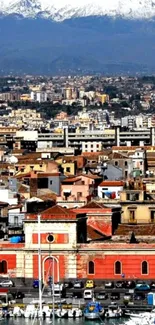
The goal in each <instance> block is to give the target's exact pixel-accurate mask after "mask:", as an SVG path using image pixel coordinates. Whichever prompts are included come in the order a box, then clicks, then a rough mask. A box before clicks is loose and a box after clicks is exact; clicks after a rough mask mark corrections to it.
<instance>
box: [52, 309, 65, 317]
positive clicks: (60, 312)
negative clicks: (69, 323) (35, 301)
mask: <svg viewBox="0 0 155 325" xmlns="http://www.w3.org/2000/svg"><path fill="white" fill-rule="evenodd" d="M55 316H56V317H58V318H67V317H68V311H67V309H64V308H58V309H57V310H56V311H55Z"/></svg>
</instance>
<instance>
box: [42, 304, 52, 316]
mask: <svg viewBox="0 0 155 325" xmlns="http://www.w3.org/2000/svg"><path fill="white" fill-rule="evenodd" d="M44 315H45V318H50V317H51V315H52V311H51V309H50V308H49V306H48V305H44V306H43V317H44Z"/></svg>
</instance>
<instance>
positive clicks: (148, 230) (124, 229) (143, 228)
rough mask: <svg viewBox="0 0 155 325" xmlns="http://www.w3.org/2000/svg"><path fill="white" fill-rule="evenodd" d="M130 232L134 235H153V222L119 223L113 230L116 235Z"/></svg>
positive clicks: (125, 234)
mask: <svg viewBox="0 0 155 325" xmlns="http://www.w3.org/2000/svg"><path fill="white" fill-rule="evenodd" d="M132 232H134V234H135V235H136V236H155V224H143V225H142V224H141V225H125V224H120V225H119V226H118V228H117V230H116V231H115V235H116V236H128V235H130V234H131V233H132Z"/></svg>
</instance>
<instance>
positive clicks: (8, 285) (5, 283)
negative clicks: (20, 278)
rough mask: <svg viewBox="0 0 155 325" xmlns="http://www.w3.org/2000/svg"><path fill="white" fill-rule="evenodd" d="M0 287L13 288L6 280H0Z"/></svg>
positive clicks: (10, 282)
mask: <svg viewBox="0 0 155 325" xmlns="http://www.w3.org/2000/svg"><path fill="white" fill-rule="evenodd" d="M0 286H1V287H14V286H15V284H14V282H13V281H12V280H10V279H8V280H7V279H6V280H0Z"/></svg>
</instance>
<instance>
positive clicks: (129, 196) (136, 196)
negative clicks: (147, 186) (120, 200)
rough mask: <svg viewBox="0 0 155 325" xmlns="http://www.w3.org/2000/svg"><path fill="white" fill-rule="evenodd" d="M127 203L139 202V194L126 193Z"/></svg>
mask: <svg viewBox="0 0 155 325" xmlns="http://www.w3.org/2000/svg"><path fill="white" fill-rule="evenodd" d="M126 199H127V201H139V193H127V194H126Z"/></svg>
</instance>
